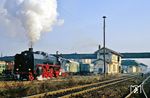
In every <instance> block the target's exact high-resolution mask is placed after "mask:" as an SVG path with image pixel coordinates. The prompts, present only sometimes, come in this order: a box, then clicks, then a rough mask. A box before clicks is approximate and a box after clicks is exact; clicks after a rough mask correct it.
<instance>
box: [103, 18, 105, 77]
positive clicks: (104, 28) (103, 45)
mask: <svg viewBox="0 0 150 98" xmlns="http://www.w3.org/2000/svg"><path fill="white" fill-rule="evenodd" d="M105 19H106V16H103V58H104V77H105V76H106V63H105V62H106V59H105Z"/></svg>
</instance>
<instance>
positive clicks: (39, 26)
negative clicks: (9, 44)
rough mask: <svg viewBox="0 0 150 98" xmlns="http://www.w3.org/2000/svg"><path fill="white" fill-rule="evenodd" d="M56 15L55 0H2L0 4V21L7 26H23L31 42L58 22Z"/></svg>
mask: <svg viewBox="0 0 150 98" xmlns="http://www.w3.org/2000/svg"><path fill="white" fill-rule="evenodd" d="M57 16H58V13H57V1H56V0H2V1H1V4H0V21H1V20H3V24H5V25H7V26H9V27H11V26H12V27H13V28H18V29H19V28H23V29H24V32H25V33H26V34H27V36H28V38H29V42H30V43H32V44H34V43H35V42H36V41H37V40H39V39H40V36H41V33H43V32H49V31H51V30H52V26H53V25H55V24H58V23H59V22H58V19H57ZM8 24H9V25H8ZM9 27H8V28H9ZM8 28H6V29H8ZM13 30H14V32H18V31H15V30H17V29H13Z"/></svg>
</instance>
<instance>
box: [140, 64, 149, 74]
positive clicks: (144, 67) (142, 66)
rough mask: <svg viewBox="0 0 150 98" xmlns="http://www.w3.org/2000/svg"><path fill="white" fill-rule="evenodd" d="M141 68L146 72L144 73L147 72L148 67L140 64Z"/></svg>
mask: <svg viewBox="0 0 150 98" xmlns="http://www.w3.org/2000/svg"><path fill="white" fill-rule="evenodd" d="M140 67H141V71H142V72H144V73H145V72H147V68H148V65H146V64H143V63H140Z"/></svg>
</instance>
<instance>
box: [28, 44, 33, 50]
mask: <svg viewBox="0 0 150 98" xmlns="http://www.w3.org/2000/svg"><path fill="white" fill-rule="evenodd" d="M29 51H30V52H33V43H32V42H30V47H29Z"/></svg>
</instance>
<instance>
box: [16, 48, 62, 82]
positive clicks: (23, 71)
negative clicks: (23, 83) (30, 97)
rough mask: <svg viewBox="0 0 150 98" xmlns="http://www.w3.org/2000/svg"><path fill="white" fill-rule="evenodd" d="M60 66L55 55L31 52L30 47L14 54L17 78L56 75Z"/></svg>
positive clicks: (32, 78) (28, 78) (31, 78)
mask: <svg viewBox="0 0 150 98" xmlns="http://www.w3.org/2000/svg"><path fill="white" fill-rule="evenodd" d="M60 68H61V67H60V61H59V60H58V58H57V57H55V56H52V55H48V54H46V53H44V52H39V51H37V52H33V49H32V48H29V51H24V52H22V53H21V54H16V55H15V65H14V74H15V75H16V78H17V79H19V80H23V79H27V80H34V79H36V78H38V77H42V78H52V77H54V76H55V77H57V76H58V74H59V73H60ZM55 69H58V70H55Z"/></svg>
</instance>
